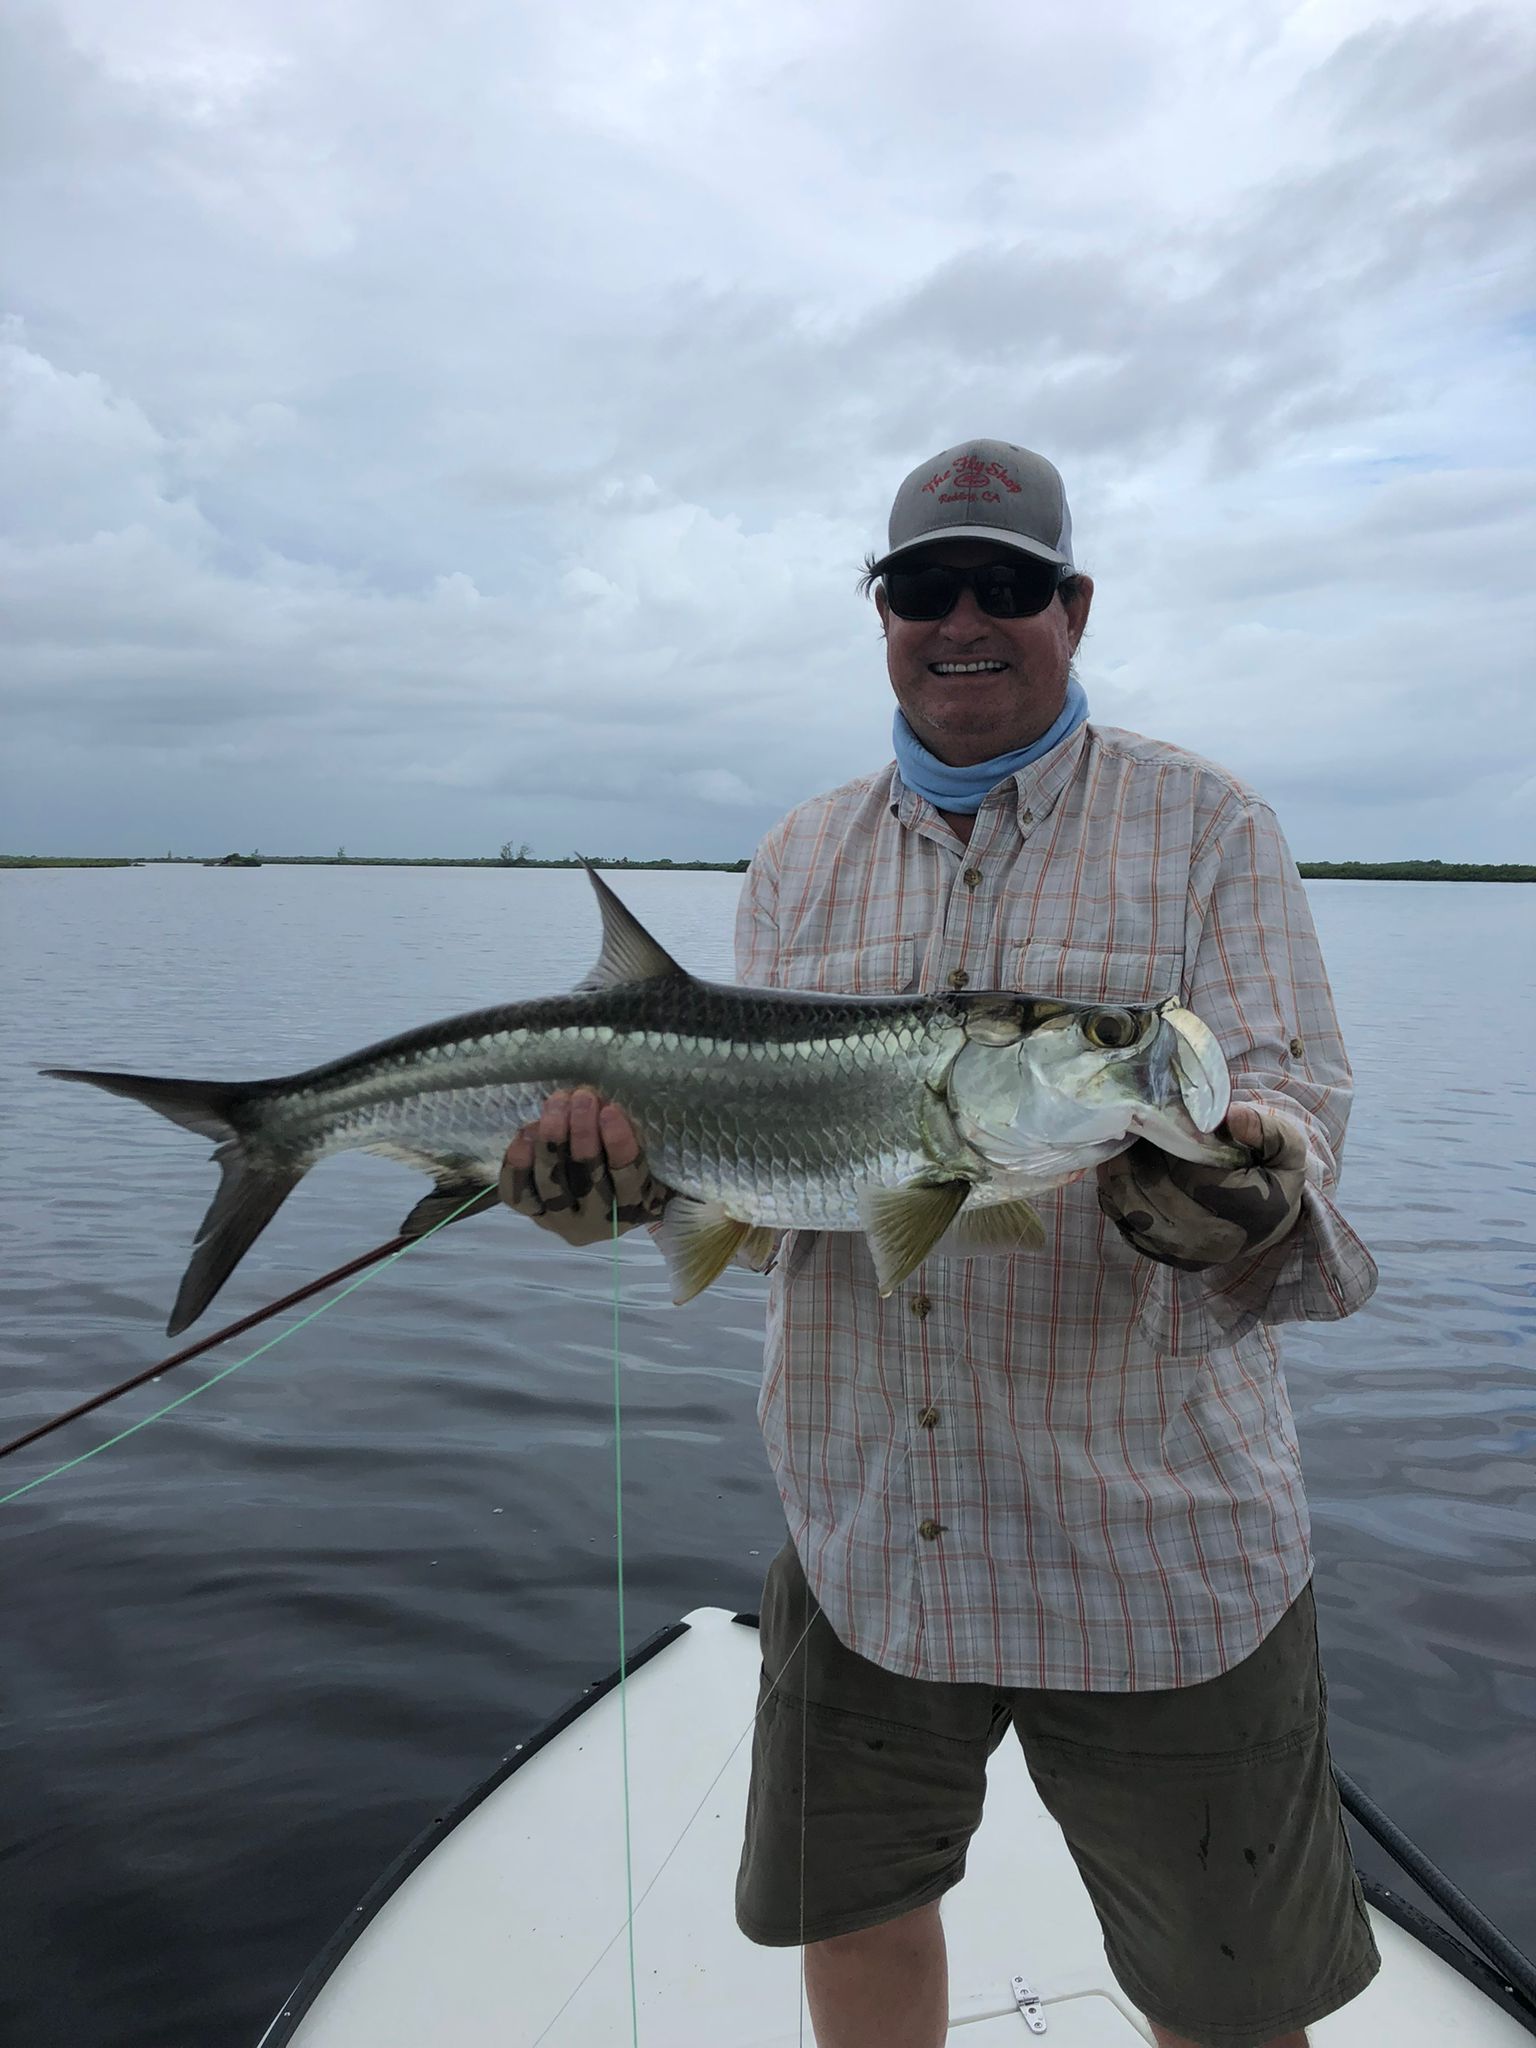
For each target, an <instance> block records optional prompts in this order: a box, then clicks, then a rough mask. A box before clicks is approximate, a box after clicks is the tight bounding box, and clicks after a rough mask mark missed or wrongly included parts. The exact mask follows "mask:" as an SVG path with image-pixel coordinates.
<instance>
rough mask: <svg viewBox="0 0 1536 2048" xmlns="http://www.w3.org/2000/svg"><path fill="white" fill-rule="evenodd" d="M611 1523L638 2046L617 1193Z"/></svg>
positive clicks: (627, 1921)
mask: <svg viewBox="0 0 1536 2048" xmlns="http://www.w3.org/2000/svg"><path fill="white" fill-rule="evenodd" d="M611 1242H612V1245H613V1527H614V1554H615V1560H616V1564H617V1572H616V1576H617V1579H618V1587H619V1602H618V1604H619V1756H620V1762H621V1768H622V1771H623V1779H624V1925H625V1927H626V1929H627V1930H628V1933H629V2025H630V2038H631V2040H632V2041H633V2042H634V2044H635V2048H640V1998H639V1993H638V1992H637V1990H636V1988H635V1863H634V1855H633V1852H632V1849H631V1845H630V1827H629V1698H628V1693H629V1669H628V1667H629V1656H628V1652H627V1650H626V1647H625V1642H624V1449H623V1446H624V1430H623V1412H622V1408H621V1405H620V1399H619V1294H620V1287H619V1196H618V1190H617V1189H615V1190H614V1196H613V1237H612V1240H611Z"/></svg>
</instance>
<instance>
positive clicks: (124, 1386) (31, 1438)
mask: <svg viewBox="0 0 1536 2048" xmlns="http://www.w3.org/2000/svg"><path fill="white" fill-rule="evenodd" d="M416 1241H417V1240H416V1239H415V1238H414V1237H392V1238H391V1239H390V1240H389V1242H388V1243H387V1244H381V1245H376V1246H375V1247H374V1249H373V1250H372V1251H371V1252H364V1253H363V1255H362V1257H361V1258H360V1259H350V1260H348V1262H347V1264H346V1265H344V1266H338V1267H337V1268H336V1270H335V1272H334V1273H322V1274H321V1276H320V1278H319V1279H318V1280H310V1281H308V1282H306V1284H305V1285H304V1286H303V1287H299V1288H295V1290H294V1292H293V1293H292V1294H285V1295H284V1296H283V1298H282V1300H281V1301H272V1302H268V1304H267V1306H266V1307H265V1308H259V1309H257V1310H256V1312H255V1314H254V1315H248V1316H242V1317H241V1318H240V1320H239V1322H237V1323H227V1324H226V1325H225V1326H224V1328H223V1329H222V1330H215V1331H214V1333H213V1335H212V1336H211V1337H202V1338H199V1340H198V1341H197V1343H195V1344H189V1345H188V1346H187V1348H186V1349H185V1350H184V1351H176V1352H173V1353H172V1354H171V1356H170V1357H169V1358H162V1359H161V1361H160V1363H159V1364H158V1365H147V1366H146V1367H145V1368H144V1370H143V1371H142V1372H136V1373H135V1374H134V1375H133V1377H132V1378H131V1379H126V1380H123V1381H122V1382H121V1383H120V1384H119V1385H118V1386H115V1387H108V1389H107V1391H106V1392H105V1393H104V1394H93V1395H92V1396H91V1398H90V1400H89V1401H81V1402H79V1403H78V1404H77V1405H76V1406H75V1407H73V1408H66V1409H65V1411H64V1413H63V1414H62V1415H55V1416H54V1418H53V1420H52V1421H51V1422H40V1423H39V1424H38V1425H37V1427H36V1429H29V1430H27V1431H26V1432H25V1434H24V1435H22V1436H18V1437H13V1438H12V1439H11V1441H10V1442H9V1443H8V1444H0V1458H8V1457H9V1456H10V1455H11V1452H12V1451H19V1450H20V1449H21V1448H22V1447H23V1445H25V1444H35V1443H36V1442H37V1440H38V1438H39V1437H44V1436H50V1435H51V1434H52V1433H53V1431H54V1430H56V1429H62V1428H63V1427H64V1425H65V1423H66V1422H74V1421H75V1420H76V1419H77V1417H79V1416H81V1415H89V1414H90V1412H91V1410H92V1409H93V1408H104V1407H105V1406H106V1405H107V1403H108V1402H109V1401H115V1400H116V1399H117V1397H118V1395H119V1394H126V1393H128V1392H129V1390H130V1389H131V1388H133V1387H142V1386H143V1384H144V1382H145V1381H146V1380H153V1379H158V1378H159V1377H160V1375H161V1373H163V1372H170V1371H171V1369H172V1368H173V1367H174V1366H178V1365H185V1364H186V1362H187V1360H188V1359H189V1358H198V1357H200V1356H201V1355H202V1353H203V1352H205V1351H211V1350H212V1349H213V1347H214V1346H215V1345H216V1344H222V1343H223V1342H224V1341H225V1339H226V1338H229V1337H241V1336H243V1335H244V1334H245V1332H246V1331H247V1330H254V1329H255V1328H256V1325H257V1324H258V1323H264V1322H266V1320H267V1318H268V1317H269V1316H275V1315H281V1314H282V1312H283V1310H284V1309H285V1308H296V1307H297V1306H298V1304H299V1303H300V1302H301V1301H308V1299H309V1297H310V1296H311V1295H312V1294H318V1293H319V1292H320V1290H321V1289H322V1288H324V1287H330V1286H332V1285H333V1284H334V1283H335V1282H336V1281H338V1280H348V1279H350V1278H351V1276H352V1275H353V1274H354V1273H361V1272H364V1271H365V1270H366V1269H367V1268H368V1267H369V1266H376V1265H377V1264H378V1263H379V1261H380V1259H387V1258H389V1257H390V1255H391V1254H392V1253H394V1252H398V1251H403V1250H404V1249H405V1247H406V1246H407V1245H408V1244H414V1243H415V1242H416Z"/></svg>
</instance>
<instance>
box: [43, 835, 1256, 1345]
mask: <svg viewBox="0 0 1536 2048" xmlns="http://www.w3.org/2000/svg"><path fill="white" fill-rule="evenodd" d="M588 875H589V877H590V879H591V882H592V885H593V888H594V889H595V890H596V892H597V896H598V902H599V905H600V907H601V910H602V915H603V946H602V952H601V954H600V956H599V959H598V963H597V966H596V967H595V968H594V970H593V972H592V974H591V975H590V976H589V977H588V979H587V980H586V981H585V982H584V983H583V984H582V985H581V986H580V987H579V988H578V989H576V990H573V991H572V992H571V993H570V994H568V995H564V996H544V997H539V998H536V999H534V1000H532V1001H529V1002H523V1003H512V1004H503V1005H501V1006H499V1007H497V1008H494V1009H488V1010H479V1011H474V1012H471V1013H469V1014H467V1015H464V1016H459V1017H450V1018H446V1019H444V1020H443V1021H441V1022H439V1023H436V1024H429V1025H425V1026H423V1027H422V1028H421V1029H419V1030H416V1031H409V1032H405V1033H402V1034H401V1035H400V1036H398V1037H396V1038H390V1039H385V1040H383V1041H381V1042H380V1043H379V1044H377V1045H372V1046H368V1047H365V1048H364V1049H363V1050H362V1051H361V1052H357V1053H353V1054H350V1055H349V1056H348V1057H346V1058H345V1059H339V1060H332V1061H330V1062H328V1063H327V1064H326V1065H324V1066H319V1067H314V1068H311V1069H310V1070H309V1071H308V1072H307V1073H303V1074H291V1075H285V1076H281V1077H278V1078H275V1079H270V1080H260V1081H245V1082H238V1081H197V1080H182V1079H173V1078H171V1077H168V1076H156V1075H146V1074H119V1073H110V1072H106V1071H102V1070H100V1069H86V1068H73V1067H65V1068H58V1067H54V1068H48V1069H46V1070H45V1071H47V1072H49V1073H51V1074H55V1075H57V1076H59V1077H60V1078H61V1079H64V1080H70V1081H85V1082H89V1083H91V1084H92V1085H93V1086H95V1087H98V1088H103V1089H106V1090H107V1091H108V1092H109V1093H111V1094H115V1095H123V1096H127V1097H129V1098H130V1099H131V1100H133V1101H136V1102H141V1103H143V1104H144V1105H145V1106H146V1107H148V1108H150V1109H154V1110H157V1111H158V1112H159V1113H160V1114H161V1115H162V1116H166V1117H169V1118H170V1119H171V1120H172V1122H174V1123H178V1124H180V1125H182V1126H183V1128H185V1129H187V1130H191V1131H196V1132H198V1133H199V1134H201V1135H202V1136H204V1137H208V1138H212V1139H213V1140H215V1151H214V1158H215V1160H216V1161H217V1163H218V1166H219V1169H220V1175H221V1179H220V1183H219V1188H218V1192H217V1193H216V1194H215V1196H214V1198H213V1201H212V1203H211V1204H210V1206H209V1209H208V1213H207V1215H206V1216H205V1217H204V1219H203V1222H202V1225H201V1227H200V1229H199V1231H198V1234H197V1243H196V1249H195V1251H194V1252H193V1255H192V1259H191V1262H190V1264H189V1265H188V1267H187V1271H186V1273H185V1275H184V1276H183V1279H182V1283H181V1288H180V1291H179V1293H178V1295H177V1298H176V1305H175V1308H174V1309H173V1311H172V1315H171V1321H170V1325H169V1328H170V1331H171V1333H172V1334H173V1335H174V1334H176V1333H177V1332H178V1331H180V1330H183V1329H185V1328H186V1327H187V1326H188V1324H189V1323H191V1322H193V1321H195V1320H196V1318H197V1317H198V1316H199V1315H201V1314H202V1312H203V1310H204V1309H205V1308H206V1307H207V1306H208V1304H209V1302H210V1301H211V1300H212V1299H213V1297H214V1296H215V1294H217V1292H218V1290H219V1288H220V1287H222V1286H223V1284H224V1282H225V1281H226V1280H227V1279H228V1278H229V1275H230V1274H231V1273H232V1272H233V1271H234V1269H235V1267H236V1266H237V1265H238V1264H239V1262H240V1260H241V1258H243V1256H244V1255H245V1253H246V1251H247V1250H248V1249H249V1248H250V1246H251V1245H252V1244H253V1243H254V1242H255V1240H256V1238H257V1237H258V1236H259V1234H260V1233H261V1231H262V1230H264V1229H265V1228H266V1226H267V1224H268V1223H269V1222H270V1221H271V1219H272V1218H273V1216H274V1215H276V1213H277V1211H278V1209H279V1208H280V1207H281V1205H282V1203H283V1201H284V1200H285V1199H286V1197H287V1196H288V1195H289V1194H290V1193H291V1192H292V1190H293V1189H294V1188H295V1187H297V1185H298V1184H299V1181H300V1180H301V1179H302V1178H303V1177H304V1175H305V1174H306V1173H307V1172H308V1171H309V1170H310V1168H311V1167H313V1166H315V1165H316V1164H317V1163H318V1162H319V1161H320V1160H322V1159H325V1158H328V1157H330V1156H331V1155H333V1154H335V1153H338V1152H344V1151H355V1150H362V1151H367V1152H376V1153H381V1154H383V1155H384V1156H385V1157H387V1158H391V1159H397V1160H403V1161H405V1162H406V1163H407V1164H409V1165H412V1166H417V1167H420V1168H422V1169H423V1170H424V1171H426V1172H427V1173H429V1174H431V1176H432V1178H433V1182H434V1191H433V1193H432V1194H430V1195H427V1196H424V1197H423V1198H422V1199H421V1200H420V1201H419V1202H418V1203H417V1204H416V1206H415V1208H413V1209H412V1211H411V1213H410V1215H409V1216H407V1218H406V1219H405V1222H404V1224H403V1225H402V1226H401V1230H402V1234H403V1235H406V1236H415V1235H420V1234H421V1233H422V1232H424V1231H427V1230H430V1229H435V1228H437V1227H439V1226H440V1225H441V1224H443V1223H445V1222H448V1221H451V1220H453V1219H454V1218H456V1217H458V1216H460V1215H462V1214H470V1213H476V1212H478V1211H479V1210H480V1209H482V1208H484V1207H486V1206H488V1205H490V1204H492V1203H494V1200H495V1192H494V1190H495V1184H496V1181H497V1178H498V1175H499V1172H500V1169H501V1163H502V1159H503V1157H504V1155H505V1152H506V1148H507V1145H508V1143H509V1142H510V1140H511V1139H512V1137H513V1136H514V1135H515V1134H516V1133H517V1132H518V1131H519V1130H520V1129H521V1128H522V1127H523V1126H524V1125H526V1124H529V1123H532V1122H534V1121H535V1120H536V1119H537V1117H538V1115H539V1112H540V1110H541V1109H542V1107H543V1105H544V1103H545V1101H546V1100H547V1098H548V1097H549V1096H550V1095H551V1094H552V1093H553V1092H554V1091H555V1090H557V1089H571V1088H577V1087H582V1086H587V1087H591V1088H594V1089H596V1090H597V1091H599V1093H601V1094H602V1095H604V1096H605V1097H607V1098H609V1099H610V1100H612V1101H614V1102H616V1103H618V1104H620V1105H621V1106H622V1107H623V1108H624V1109H625V1110H626V1111H627V1112H628V1114H629V1116H630V1118H631V1120H632V1121H633V1123H634V1125H635V1128H636V1131H637V1133H638V1135H639V1138H640V1141H641V1144H642V1147H643V1149H644V1152H645V1155H646V1157H647V1159H648V1161H649V1164H650V1166H651V1169H652V1171H653V1173H654V1174H655V1176H656V1178H657V1179H658V1180H660V1181H661V1182H662V1183H663V1184H664V1185H665V1186H667V1187H670V1188H671V1189H672V1190H674V1199H673V1200H672V1201H671V1202H670V1203H669V1204H668V1206H667V1211H666V1215H665V1218H664V1220H663V1225H662V1231H661V1242H662V1246H663V1249H664V1251H665V1252H666V1254H667V1257H668V1260H669V1262H670V1263H671V1265H672V1270H673V1278H674V1298H675V1299H678V1300H684V1299H687V1298H688V1297H689V1295H691V1294H693V1293H696V1292H698V1291H699V1289H700V1288H701V1287H704V1286H707V1285H708V1284H709V1283H710V1281H711V1280H712V1279H713V1278H714V1277H715V1275H716V1274H717V1273H718V1272H719V1271H720V1270H721V1269H722V1268H723V1266H724V1264H725V1263H726V1262H727V1261H728V1259H729V1258H730V1256H731V1253H732V1251H733V1250H734V1248H735V1247H736V1246H737V1245H738V1244H739V1243H740V1241H741V1238H742V1236H743V1235H744V1233H745V1232H746V1230H747V1229H748V1228H749V1227H751V1226H759V1227H765V1228H800V1229H811V1230H858V1229H863V1230H864V1231H865V1232H866V1233H867V1235H868V1237H869V1242H870V1249H871V1252H872V1253H873V1255H874V1259H875V1266H876V1273H877V1277H878V1280H879V1284H880V1287H881V1290H882V1292H885V1293H889V1292H890V1290H891V1288H892V1287H894V1286H895V1285H896V1284H897V1282H898V1281H899V1280H900V1279H901V1278H902V1277H903V1276H904V1275H905V1274H906V1273H908V1272H910V1271H912V1270H913V1269H914V1267H915V1266H916V1265H917V1264H918V1263H920V1261H921V1260H922V1259H923V1258H924V1257H926V1256H927V1254H928V1253H929V1252H930V1251H932V1250H933V1249H934V1247H935V1246H936V1245H939V1244H941V1243H942V1244H943V1246H944V1247H945V1249H946V1250H952V1251H958V1252H960V1253H962V1254H964V1253H967V1252H969V1251H973V1250H977V1249H986V1250H999V1249H1010V1248H1012V1249H1018V1248H1020V1247H1023V1246H1033V1245H1038V1244H1039V1243H1040V1242H1041V1241H1042V1236H1043V1233H1042V1231H1041V1226H1040V1223H1039V1219H1038V1218H1037V1217H1036V1216H1035V1215H1034V1214H1033V1212H1032V1211H1031V1210H1030V1209H1029V1208H1028V1206H1027V1203H1026V1201H1025V1200H1024V1197H1026V1196H1027V1195H1028V1194H1030V1193H1032V1192H1040V1191H1043V1190H1044V1189H1046V1188H1049V1187H1056V1186H1059V1185H1060V1184H1061V1182H1062V1181H1063V1180H1067V1179H1071V1178H1073V1177H1075V1176H1076V1175H1077V1174H1079V1173H1082V1172H1085V1171H1086V1170H1087V1169H1088V1168H1089V1167H1090V1166H1092V1165H1093V1164H1094V1163H1095V1162H1096V1161H1098V1160H1101V1159H1106V1158H1109V1157H1112V1156H1113V1154H1114V1153H1115V1152H1118V1151H1121V1150H1123V1149H1124V1147H1125V1146H1126V1145H1128V1144H1130V1143H1131V1142H1133V1140H1134V1138H1135V1137H1136V1136H1138V1135H1142V1136H1147V1137H1150V1138H1151V1139H1152V1140H1153V1141H1154V1142H1155V1143H1158V1144H1160V1145H1162V1146H1163V1147H1164V1148H1165V1149H1167V1150H1170V1151H1172V1152H1174V1153H1176V1154H1177V1155H1178V1156H1180V1157H1182V1158H1190V1159H1209V1160H1211V1161H1213V1162H1220V1163H1221V1164H1224V1165H1237V1164H1243V1163H1246V1158H1247V1155H1246V1154H1244V1153H1243V1152H1241V1151H1240V1150H1239V1149H1238V1148H1237V1147H1235V1146H1233V1145H1232V1144H1231V1143H1230V1142H1227V1141H1223V1140H1221V1139H1219V1138H1216V1137H1213V1136H1210V1135H1209V1134H1210V1133H1211V1132H1213V1131H1214V1129H1215V1127H1216V1124H1217V1123H1218V1122H1219V1120H1220V1118H1221V1117H1222V1115H1223V1114H1224V1113H1225V1110H1226V1105H1227V1094H1228V1082H1227V1073H1226V1064H1225V1061H1224V1060H1223V1059H1222V1057H1221V1053H1220V1050H1219V1048H1218V1047H1217V1045H1216V1042H1215V1040H1214V1038H1212V1037H1211V1034H1210V1032H1209V1031H1208V1030H1207V1029H1206V1027H1205V1026H1204V1025H1202V1024H1201V1023H1200V1021H1199V1019H1198V1018H1195V1017H1192V1016H1191V1015H1190V1014H1189V1013H1188V1012H1187V1011H1183V1010H1179V1009H1178V1008H1177V1007H1176V1006H1175V1005H1173V1004H1171V1003H1165V1004H1161V1005H1158V1006H1156V1007H1151V1008H1149V1007H1146V1006H1142V1007H1139V1008H1135V1009H1127V1008H1123V1007H1119V1006H1104V1005H1095V1004H1090V1003H1068V1002H1062V1001H1058V1000H1056V999H1054V998H1049V997H1031V996H1027V995H1015V994H1011V993H1007V992H991V993H975V992H966V993H957V992H951V993H946V994H939V995H923V996H837V995H828V994H825V993H822V992H814V993H813V992H801V991H793V990H783V989H747V988H736V987H732V986H728V985H725V984H722V983H714V982H703V981H697V980H695V979H694V978H693V976H691V975H690V974H688V973H686V972H685V970H684V969H683V968H681V967H680V966H679V965H678V963H677V962H676V961H675V960H674V959H673V958H672V957H671V955H670V954H668V953H667V952H665V951H664V950H663V948H662V947H661V946H659V945H658V944H657V943H656V941H655V940H654V939H653V938H652V937H651V936H650V934H649V933H648V932H647V931H646V930H645V929H644V927H643V926H641V925H640V924H639V923H637V921H636V920H635V919H634V918H633V917H632V916H631V915H630V913H629V912H628V911H627V910H626V909H625V908H624V905H623V904H622V903H621V902H620V901H619V899H618V897H616V896H615V895H614V893H613V891H612V890H611V889H609V888H608V886H607V884H606V883H604V882H603V881H602V880H601V878H600V877H599V876H598V875H597V874H596V873H595V872H594V871H593V870H591V869H588Z"/></svg>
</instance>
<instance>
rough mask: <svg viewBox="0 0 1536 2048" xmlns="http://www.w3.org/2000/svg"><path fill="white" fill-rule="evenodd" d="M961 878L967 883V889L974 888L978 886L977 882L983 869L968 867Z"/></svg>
mask: <svg viewBox="0 0 1536 2048" xmlns="http://www.w3.org/2000/svg"><path fill="white" fill-rule="evenodd" d="M961 880H962V881H963V882H964V883H965V886H966V887H967V889H974V888H975V887H976V884H977V883H978V882H979V881H980V880H981V869H980V868H967V869H966V871H965V873H964V875H962V877H961Z"/></svg>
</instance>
